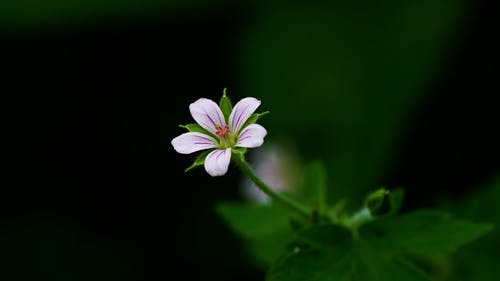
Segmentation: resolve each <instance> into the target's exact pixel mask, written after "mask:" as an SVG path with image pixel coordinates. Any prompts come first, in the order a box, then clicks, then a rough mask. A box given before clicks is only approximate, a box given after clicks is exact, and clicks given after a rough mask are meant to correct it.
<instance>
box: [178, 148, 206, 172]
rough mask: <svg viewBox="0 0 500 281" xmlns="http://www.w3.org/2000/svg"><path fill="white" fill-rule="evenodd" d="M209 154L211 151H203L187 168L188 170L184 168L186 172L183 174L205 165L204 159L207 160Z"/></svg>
mask: <svg viewBox="0 0 500 281" xmlns="http://www.w3.org/2000/svg"><path fill="white" fill-rule="evenodd" d="M210 152H211V150H206V151H203V152H202V153H201V154H200V155H198V157H196V159H195V160H194V162H193V164H192V165H191V166H189V167H188V168H186V170H184V172H189V171H191V170H192V169H194V168H196V167H199V166H203V164H205V158H207V155H208V154H209V153H210Z"/></svg>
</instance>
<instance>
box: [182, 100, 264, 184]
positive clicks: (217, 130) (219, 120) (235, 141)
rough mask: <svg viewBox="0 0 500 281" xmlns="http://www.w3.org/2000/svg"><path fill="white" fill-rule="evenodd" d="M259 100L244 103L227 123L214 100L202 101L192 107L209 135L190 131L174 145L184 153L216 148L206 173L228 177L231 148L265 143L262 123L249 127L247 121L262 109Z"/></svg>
mask: <svg viewBox="0 0 500 281" xmlns="http://www.w3.org/2000/svg"><path fill="white" fill-rule="evenodd" d="M259 105H260V101H259V100H257V99H255V98H250V97H249V98H244V99H242V100H240V101H239V102H238V103H237V104H236V105H235V106H234V108H233V110H232V111H231V114H230V115H229V116H228V119H227V123H226V119H225V117H224V114H223V113H222V110H221V109H220V108H219V106H218V105H217V104H216V103H215V102H213V101H212V100H209V99H205V98H201V99H198V100H197V101H195V102H194V103H192V104H190V105H189V111H190V112H191V115H192V116H193V119H194V120H195V121H196V123H198V124H199V125H200V126H201V127H202V128H203V129H205V130H206V131H207V132H208V133H201V132H189V133H184V134H182V135H180V136H178V137H176V138H174V139H173V140H172V146H173V147H174V149H175V150H176V151H177V152H179V153H181V154H189V153H193V152H196V151H200V150H206V149H213V151H211V152H210V153H209V154H208V155H207V157H206V158H205V164H204V165H205V170H206V171H207V173H208V174H209V175H211V176H213V177H215V176H222V175H224V174H226V172H227V169H228V167H229V162H230V161H231V149H232V148H235V147H245V148H254V147H259V146H261V145H262V144H263V143H264V137H265V136H266V134H267V131H266V129H264V127H262V126H261V125H258V124H250V125H248V126H245V122H246V121H247V120H248V118H249V117H250V116H251V115H252V114H253V113H254V112H255V110H256V109H257V107H259Z"/></svg>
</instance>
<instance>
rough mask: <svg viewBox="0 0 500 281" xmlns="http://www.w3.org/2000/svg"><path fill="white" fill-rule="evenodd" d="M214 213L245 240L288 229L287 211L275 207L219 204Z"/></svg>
mask: <svg viewBox="0 0 500 281" xmlns="http://www.w3.org/2000/svg"><path fill="white" fill-rule="evenodd" d="M216 211H217V213H218V214H219V215H220V216H221V218H222V219H223V220H224V221H225V222H226V223H227V224H228V225H229V226H230V227H231V228H232V229H233V230H234V231H235V232H237V233H238V234H240V235H242V236H243V237H245V238H259V237H261V236H265V235H269V234H272V233H275V232H277V231H279V230H283V229H289V222H288V219H289V215H288V210H287V209H285V208H282V207H280V206H277V205H263V204H262V205H260V204H243V203H229V202H224V203H219V204H217V205H216Z"/></svg>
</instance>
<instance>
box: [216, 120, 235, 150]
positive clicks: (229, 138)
mask: <svg viewBox="0 0 500 281" xmlns="http://www.w3.org/2000/svg"><path fill="white" fill-rule="evenodd" d="M215 129H216V130H217V131H216V132H215V134H216V135H217V136H218V137H219V147H220V148H222V149H225V148H228V147H233V146H234V145H235V143H236V137H237V136H236V134H234V133H231V130H230V129H229V126H228V125H224V126H220V125H215Z"/></svg>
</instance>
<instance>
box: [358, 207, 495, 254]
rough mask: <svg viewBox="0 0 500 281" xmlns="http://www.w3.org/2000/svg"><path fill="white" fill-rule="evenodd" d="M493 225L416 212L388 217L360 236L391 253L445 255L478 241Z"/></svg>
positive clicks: (367, 227) (378, 221)
mask: <svg viewBox="0 0 500 281" xmlns="http://www.w3.org/2000/svg"><path fill="white" fill-rule="evenodd" d="M491 229H492V226H491V225H488V224H480V223H473V222H466V221H459V220H453V219H451V218H450V217H449V216H448V215H447V214H445V213H442V212H437V211H417V212H413V213H409V214H405V215H401V216H395V217H385V218H381V219H379V220H376V221H374V222H372V223H369V224H366V225H364V226H363V227H361V229H360V233H361V237H363V238H364V239H366V240H367V241H369V242H370V243H371V244H373V245H374V246H376V247H377V248H378V249H381V250H385V251H389V252H392V253H411V254H427V253H444V252H449V251H453V250H455V249H457V248H458V247H460V246H462V245H464V244H466V243H468V242H470V241H472V240H474V239H477V238H479V237H481V236H483V235H484V234H486V233H487V232H488V231H490V230H491Z"/></svg>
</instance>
